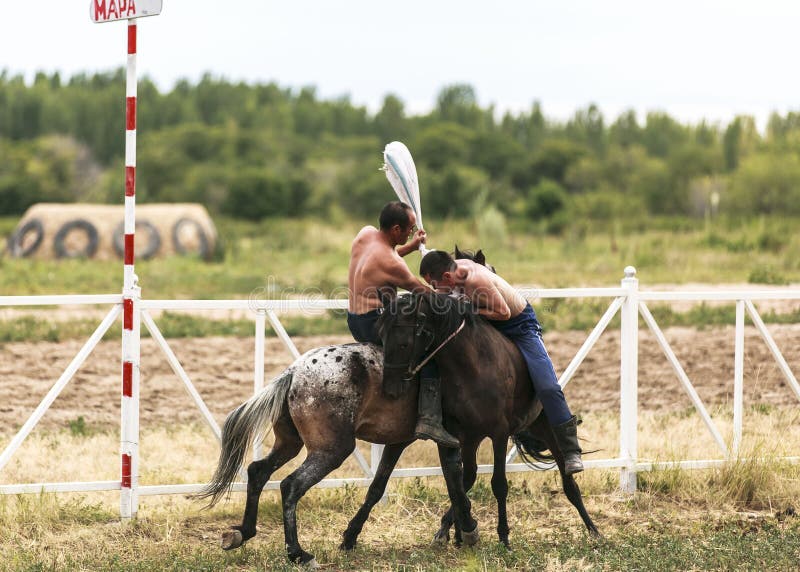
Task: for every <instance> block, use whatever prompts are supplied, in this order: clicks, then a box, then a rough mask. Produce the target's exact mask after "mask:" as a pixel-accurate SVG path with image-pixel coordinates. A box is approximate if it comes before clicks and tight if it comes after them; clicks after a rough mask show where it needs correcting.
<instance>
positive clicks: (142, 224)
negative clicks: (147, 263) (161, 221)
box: [111, 220, 161, 260]
mask: <svg viewBox="0 0 800 572" xmlns="http://www.w3.org/2000/svg"><path fill="white" fill-rule="evenodd" d="M142 228H144V229H146V230H147V236H148V238H147V244H146V245H145V247H144V248H142V249H141V250H140V249H138V248H137V249H136V258H139V259H141V260H148V259H150V258H153V257H154V256H155V255H156V254H157V253H158V251H159V249H160V248H161V235H160V234H159V232H158V229H157V228H156V227H155V225H153V223H151V222H150V221H149V220H137V221H136V230H137V231H138V230H139V229H142ZM111 242H112V244H113V245H114V252H116V253H117V256H119V257H120V258H122V257H123V256H125V221H122V222H121V223H119V224H118V225H117V227H116V228H115V229H114V232H113V234H112V235H111Z"/></svg>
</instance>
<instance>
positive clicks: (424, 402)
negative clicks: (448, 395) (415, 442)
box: [414, 377, 460, 448]
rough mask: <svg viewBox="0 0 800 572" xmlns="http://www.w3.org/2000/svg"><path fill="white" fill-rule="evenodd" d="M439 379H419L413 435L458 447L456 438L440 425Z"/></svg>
mask: <svg viewBox="0 0 800 572" xmlns="http://www.w3.org/2000/svg"><path fill="white" fill-rule="evenodd" d="M441 384H442V382H441V380H440V379H439V378H438V377H432V378H427V379H420V380H419V404H418V408H417V412H418V418H417V426H416V428H415V429H414V437H416V438H417V439H433V440H434V441H436V442H437V443H438V444H439V445H443V446H444V447H453V448H455V447H459V446H460V443H459V442H458V439H456V438H455V437H453V436H452V435H451V434H450V433H448V432H447V431H446V430H445V428H444V427H442V391H441Z"/></svg>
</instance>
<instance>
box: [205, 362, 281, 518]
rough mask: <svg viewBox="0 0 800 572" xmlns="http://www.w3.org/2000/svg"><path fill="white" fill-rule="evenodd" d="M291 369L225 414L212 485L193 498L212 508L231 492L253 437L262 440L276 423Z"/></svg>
mask: <svg viewBox="0 0 800 572" xmlns="http://www.w3.org/2000/svg"><path fill="white" fill-rule="evenodd" d="M293 374H294V368H292V367H290V368H288V369H286V370H285V371H284V372H283V373H282V374H281V375H280V376H278V377H277V378H275V379H273V380H272V381H271V382H270V383H269V384H267V386H266V387H265V388H264V389H263V390H261V392H260V393H257V394H256V395H254V396H253V397H251V398H250V399H248V400H247V401H245V402H244V403H242V404H241V405H240V406H239V407H237V408H236V409H234V410H233V411H231V412H230V413H229V414H228V417H227V419H225V424H224V425H223V426H222V438H221V444H220V445H221V448H220V452H219V461H218V463H217V470H216V471H215V472H214V476H213V477H211V482H210V483H208V484H207V485H206V486H205V487H203V489H202V490H201V491H200V492H198V493H197V494H196V495H194V497H195V498H201V499H204V498H210V499H211V500H210V501H209V504H208V506H209V507H211V506H214V505H215V504H217V503H218V502H219V501H220V500H221V499H222V497H223V496H224V495H225V494H226V493H227V492H228V490H229V489H230V486H231V483H232V482H233V479H234V478H236V474H237V473H238V472H239V468H240V467H241V466H242V462H243V461H244V458H245V455H246V454H247V451H248V449H249V448H250V446H251V445H252V444H253V442H255V440H256V437H257V436H258V437H259V438H260V437H263V436H264V435H266V434H267V432H268V431H269V428H270V427H271V426H272V425H273V424H274V423H275V421H276V420H277V419H278V416H279V415H280V414H281V410H282V409H283V404H284V403H285V402H286V396H287V394H288V393H289V387H290V386H291V385H292V375H293Z"/></svg>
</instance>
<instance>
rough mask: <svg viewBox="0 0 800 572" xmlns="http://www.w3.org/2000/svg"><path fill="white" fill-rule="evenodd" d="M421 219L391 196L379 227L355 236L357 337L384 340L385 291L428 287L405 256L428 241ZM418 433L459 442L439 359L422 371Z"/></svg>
mask: <svg viewBox="0 0 800 572" xmlns="http://www.w3.org/2000/svg"><path fill="white" fill-rule="evenodd" d="M416 222H417V220H416V216H415V215H414V211H413V210H412V209H411V207H409V206H408V205H406V204H404V203H401V202H400V201H392V202H390V203H388V204H387V205H386V206H385V207H383V210H381V214H380V218H379V223H380V229H377V228H375V227H374V226H365V227H364V228H362V229H361V231H360V232H359V233H358V234H357V235H356V237H355V239H354V240H353V244H352V246H351V248H350V267H349V271H348V283H349V308H348V312H347V326H348V327H349V328H350V333H352V334H353V338H355V340H356V341H358V342H371V343H373V344H378V345H380V344H381V339H380V337H379V336H378V332H377V329H376V328H375V323H376V322H377V320H378V316H380V313H381V311H382V309H383V299H382V298H383V297H387V296H388V297H394V296H396V295H397V288H398V287H400V288H405V289H406V290H408V291H409V292H414V291H423V290H429V288H428V287H427V286H426V285H425V284H424V283H423V282H422V281H420V279H419V278H417V277H416V276H414V275H413V274H412V273H411V271H410V270H409V269H408V266H406V264H405V262H403V259H402V258H401V256H405V255H407V254H409V253H410V252H413V251H414V250H416V249H417V248H418V247H419V245H420V244H423V243H424V242H425V238H426V237H425V231H423V230H417V229H416ZM412 236H413V238H411V237H412ZM409 239H411V240H409ZM414 433H415V437H417V439H433V440H434V441H436V442H437V443H439V444H440V445H444V446H446V447H458V446H459V443H458V439H456V438H455V437H453V436H452V435H451V434H450V433H448V432H447V431H446V430H445V428H444V427H443V426H442V392H441V379H440V378H439V371H438V369H437V367H436V364H435V361H434V360H431V361H429V362H428V363H427V364H425V366H424V367H423V368H422V371H421V372H420V380H419V405H418V419H417V426H416V428H415V430H414Z"/></svg>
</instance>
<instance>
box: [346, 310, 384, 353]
mask: <svg viewBox="0 0 800 572" xmlns="http://www.w3.org/2000/svg"><path fill="white" fill-rule="evenodd" d="M382 310H383V309H382V308H376V309H375V310H370V311H369V312H367V313H366V314H353V313H352V312H347V327H348V328H350V333H351V334H353V338H354V339H355V340H356V341H357V342H369V343H372V344H377V345H379V346H380V345H383V344H382V343H381V338H380V336H378V328H377V327H376V326H377V322H378V317H379V316H380V315H381V311H382Z"/></svg>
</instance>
